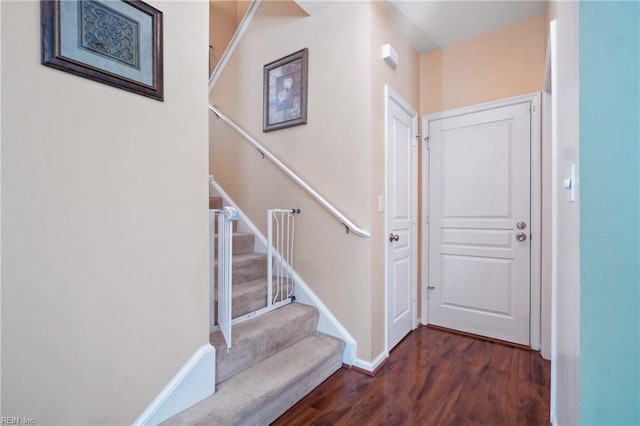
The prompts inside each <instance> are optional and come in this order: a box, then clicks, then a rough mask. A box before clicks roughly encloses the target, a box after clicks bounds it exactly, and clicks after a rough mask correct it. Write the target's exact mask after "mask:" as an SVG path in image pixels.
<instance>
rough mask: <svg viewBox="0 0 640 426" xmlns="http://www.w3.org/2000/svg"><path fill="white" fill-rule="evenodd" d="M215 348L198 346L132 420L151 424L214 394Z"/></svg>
mask: <svg viewBox="0 0 640 426" xmlns="http://www.w3.org/2000/svg"><path fill="white" fill-rule="evenodd" d="M215 389H216V350H215V348H214V347H213V346H211V345H209V344H207V345H203V346H201V347H200V348H199V349H198V350H197V351H196V353H194V354H193V355H192V356H191V358H189V360H188V361H187V363H186V364H185V365H184V366H183V367H182V368H181V369H180V371H178V373H176V375H175V376H174V377H173V378H172V379H171V381H170V382H169V383H168V384H167V385H166V386H165V387H164V389H162V391H161V392H160V393H159V394H158V396H156V397H155V398H154V400H153V401H152V402H151V404H149V406H148V407H147V408H146V409H145V410H144V411H143V412H142V414H140V417H138V418H137V419H136V421H135V422H134V423H133V424H134V425H135V426H142V425H145V426H147V425H148V426H152V425H153V426H155V425H158V424H160V423H162V422H163V421H165V420H167V419H169V418H171V417H173V416H175V415H176V414H178V413H179V412H181V411H184V410H186V409H187V408H189V407H192V406H194V405H195V404H197V403H198V402H200V401H202V400H203V399H205V398H208V397H210V396H211V395H213V394H214V392H215Z"/></svg>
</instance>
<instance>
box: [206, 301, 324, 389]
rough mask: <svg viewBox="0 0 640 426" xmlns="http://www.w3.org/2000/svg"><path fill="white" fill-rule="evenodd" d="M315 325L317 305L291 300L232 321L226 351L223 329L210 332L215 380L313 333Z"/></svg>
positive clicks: (316, 321) (217, 380)
mask: <svg viewBox="0 0 640 426" xmlns="http://www.w3.org/2000/svg"><path fill="white" fill-rule="evenodd" d="M317 325H318V310H317V309H316V308H314V307H312V306H308V305H304V304H302V303H291V304H289V305H285V306H283V307H282V308H279V309H276V310H274V311H272V312H269V313H268V314H264V315H262V316H260V317H258V318H253V319H251V320H248V321H245V322H243V323H240V324H237V325H234V326H233V331H232V348H231V350H230V351H229V352H227V345H226V343H225V340H224V337H223V336H222V333H221V332H220V331H219V330H218V331H215V332H213V333H211V336H210V337H211V339H210V340H211V344H212V345H213V346H215V348H216V383H221V382H223V381H225V380H227V379H228V378H230V377H232V376H233V375H235V374H237V373H239V372H241V371H243V370H245V369H247V368H249V367H251V366H252V365H254V364H256V363H258V362H260V361H262V360H264V359H265V358H268V357H270V356H271V355H273V354H275V353H276V352H279V351H281V350H283V349H284V348H286V347H288V346H291V345H292V344H294V343H296V342H299V341H300V340H302V339H304V338H305V337H308V336H310V335H312V334H313V333H315V331H316V326H317Z"/></svg>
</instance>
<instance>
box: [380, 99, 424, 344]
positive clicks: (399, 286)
mask: <svg viewBox="0 0 640 426" xmlns="http://www.w3.org/2000/svg"><path fill="white" fill-rule="evenodd" d="M387 92H388V95H387V118H386V132H387V134H386V160H385V161H386V175H387V182H386V200H387V207H386V229H387V235H386V239H385V244H387V251H386V253H387V261H386V262H387V265H386V271H387V297H386V299H387V302H386V303H387V307H386V310H387V349H389V350H390V349H391V348H393V347H394V346H395V345H396V344H398V342H399V341H400V340H402V338H403V337H404V336H406V335H407V333H409V332H410V331H411V330H413V329H414V328H415V322H416V315H415V309H416V307H415V303H416V296H415V288H416V275H417V273H416V266H417V265H416V257H417V256H416V247H417V244H416V235H417V233H416V216H417V212H416V210H417V209H416V194H417V192H416V190H417V182H416V181H417V178H416V169H417V141H416V120H417V114H416V112H415V111H414V110H413V109H412V108H411V107H410V106H408V105H407V104H406V102H404V101H403V100H402V99H401V98H399V97H398V96H397V95H396V94H395V93H393V91H391V90H390V89H388V90H387Z"/></svg>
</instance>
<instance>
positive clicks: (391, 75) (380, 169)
mask: <svg viewBox="0 0 640 426" xmlns="http://www.w3.org/2000/svg"><path fill="white" fill-rule="evenodd" d="M386 43H391V45H392V46H393V48H394V49H395V50H396V51H397V52H398V56H399V58H400V60H399V62H400V65H399V66H398V67H397V68H396V69H395V70H394V69H392V68H391V67H389V66H388V65H387V64H386V62H384V61H383V60H382V46H383V45H384V44H386ZM419 71H420V60H419V56H418V53H417V52H416V51H415V50H414V49H413V47H412V46H411V44H410V43H409V41H408V40H407V39H406V37H405V36H404V35H403V34H402V32H401V30H400V28H399V27H398V24H397V23H396V22H395V20H394V19H393V17H392V16H391V15H390V14H389V11H388V10H387V8H386V7H385V6H384V4H383V3H382V2H372V13H371V117H372V120H371V124H372V139H371V140H372V168H371V184H372V198H371V205H370V209H371V212H372V215H373V219H372V228H371V230H372V235H373V239H372V241H373V246H372V258H371V266H372V273H371V277H372V281H371V284H372V289H373V292H372V297H373V300H372V303H373V305H372V314H373V317H372V320H373V325H372V335H371V340H372V351H373V355H374V356H376V355H377V354H379V353H380V352H382V351H383V350H385V341H384V330H385V328H384V327H385V315H384V308H385V297H386V295H385V288H384V283H385V247H386V246H387V244H388V241H387V238H386V234H385V223H384V219H385V215H384V213H378V195H384V193H385V192H384V190H385V182H384V178H385V173H384V172H385V157H384V153H385V98H384V86H385V84H388V85H389V86H390V87H391V88H392V89H393V90H395V91H396V92H397V93H398V94H399V95H400V96H402V97H403V98H404V99H405V100H406V101H407V102H408V103H409V104H410V105H411V106H413V108H414V109H415V110H416V111H418V107H419V94H420V92H419V84H420V82H419ZM418 121H419V120H418ZM418 155H419V154H418ZM418 234H419V232H418ZM418 247H419V244H418ZM419 260H420V256H419V254H418V256H417V258H416V261H417V262H418V266H419ZM419 282H420V279H419V277H418V283H419ZM419 287H420V286H419V285H418V288H419ZM418 300H419V299H418ZM415 314H416V317H418V316H419V312H416V313H415Z"/></svg>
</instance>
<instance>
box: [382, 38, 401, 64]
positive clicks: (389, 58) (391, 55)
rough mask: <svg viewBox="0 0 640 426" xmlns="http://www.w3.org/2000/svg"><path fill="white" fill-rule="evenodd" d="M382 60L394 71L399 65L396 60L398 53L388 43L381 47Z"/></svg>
mask: <svg viewBox="0 0 640 426" xmlns="http://www.w3.org/2000/svg"><path fill="white" fill-rule="evenodd" d="M382 59H384V61H385V62H386V63H387V65H389V66H390V67H391V68H393V69H396V67H397V66H398V64H399V63H400V62H399V59H398V52H396V51H395V50H394V48H393V47H392V46H391V44H389V43H387V44H385V45H383V46H382Z"/></svg>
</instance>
